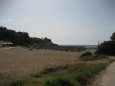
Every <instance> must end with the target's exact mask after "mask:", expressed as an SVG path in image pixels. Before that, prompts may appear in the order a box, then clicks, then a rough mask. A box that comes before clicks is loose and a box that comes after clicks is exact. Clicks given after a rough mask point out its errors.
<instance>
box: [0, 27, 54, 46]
mask: <svg viewBox="0 0 115 86" xmlns="http://www.w3.org/2000/svg"><path fill="white" fill-rule="evenodd" d="M0 40H2V41H7V42H13V43H14V44H15V45H21V46H27V45H31V44H34V43H49V42H50V43H52V42H51V39H48V38H47V37H45V38H43V39H40V38H35V37H30V36H29V34H28V33H27V32H16V31H14V30H9V29H7V28H6V27H2V26H1V27H0Z"/></svg>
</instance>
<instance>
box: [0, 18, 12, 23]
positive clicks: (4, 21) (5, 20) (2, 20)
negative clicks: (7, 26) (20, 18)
mask: <svg viewBox="0 0 115 86" xmlns="http://www.w3.org/2000/svg"><path fill="white" fill-rule="evenodd" d="M13 21H14V19H13V18H9V19H0V23H10V22H13Z"/></svg>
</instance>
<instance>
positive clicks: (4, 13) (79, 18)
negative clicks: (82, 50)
mask: <svg viewBox="0 0 115 86" xmlns="http://www.w3.org/2000/svg"><path fill="white" fill-rule="evenodd" d="M0 26H4V27H7V28H8V29H12V30H15V31H24V32H28V33H29V35H30V36H31V37H38V38H42V37H48V38H50V39H51V40H52V42H53V43H56V44H60V45H63V44H66V45H82V44H86V45H95V44H98V42H103V41H107V40H109V39H110V36H111V35H112V33H113V32H115V0H0Z"/></svg>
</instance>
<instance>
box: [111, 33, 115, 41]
mask: <svg viewBox="0 0 115 86" xmlns="http://www.w3.org/2000/svg"><path fill="white" fill-rule="evenodd" d="M111 40H112V41H115V32H114V33H113V34H112V36H111Z"/></svg>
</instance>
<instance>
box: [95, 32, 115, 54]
mask: <svg viewBox="0 0 115 86" xmlns="http://www.w3.org/2000/svg"><path fill="white" fill-rule="evenodd" d="M96 54H104V55H112V56H115V32H114V33H113V34H112V36H111V37H110V40H109V41H104V42H103V43H101V44H100V45H99V47H98V49H97V51H96Z"/></svg>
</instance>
